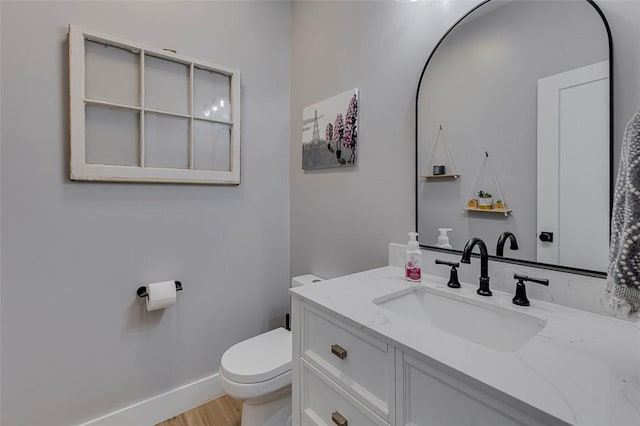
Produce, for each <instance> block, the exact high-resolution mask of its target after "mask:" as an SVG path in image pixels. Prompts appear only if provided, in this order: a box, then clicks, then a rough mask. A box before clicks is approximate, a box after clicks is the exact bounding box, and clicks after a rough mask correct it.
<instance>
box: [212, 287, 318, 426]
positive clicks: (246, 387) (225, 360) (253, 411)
mask: <svg viewBox="0 0 640 426" xmlns="http://www.w3.org/2000/svg"><path fill="white" fill-rule="evenodd" d="M319 281H321V279H320V278H318V277H316V276H315V275H302V276H300V277H294V278H293V279H292V280H291V286H292V287H297V286H301V285H306V284H310V283H313V282H319ZM291 345H292V344H291V332H290V331H288V330H286V329H284V328H277V329H275V330H271V331H269V332H267V333H264V334H260V335H259V336H255V337H252V338H250V339H248V340H245V341H242V342H240V343H237V344H235V345H233V346H232V347H230V348H229V349H227V351H226V352H225V353H224V354H223V355H222V359H221V361H220V376H219V379H220V386H221V387H222V389H223V390H224V391H225V392H226V393H227V394H228V395H229V396H231V397H232V398H235V399H239V400H241V401H243V404H242V426H285V425H287V426H290V425H291V351H292V347H291Z"/></svg>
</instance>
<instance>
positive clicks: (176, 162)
mask: <svg viewBox="0 0 640 426" xmlns="http://www.w3.org/2000/svg"><path fill="white" fill-rule="evenodd" d="M144 133H145V137H144V138H145V166H146V167H169V168H173V169H188V168H189V120H188V119H186V118H180V117H171V116H168V115H162V114H154V113H149V112H148V113H146V114H145V118H144Z"/></svg>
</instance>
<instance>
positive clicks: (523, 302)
mask: <svg viewBox="0 0 640 426" xmlns="http://www.w3.org/2000/svg"><path fill="white" fill-rule="evenodd" d="M513 278H515V279H516V280H518V282H517V283H516V294H515V296H513V299H511V302H512V303H513V304H514V305H518V306H529V305H530V304H531V303H529V299H528V298H527V288H526V286H525V285H524V283H525V281H529V282H532V283H537V284H542V285H546V286H548V285H549V280H547V279H544V278H534V277H529V276H526V275H520V274H513Z"/></svg>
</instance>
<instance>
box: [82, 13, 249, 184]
mask: <svg viewBox="0 0 640 426" xmlns="http://www.w3.org/2000/svg"><path fill="white" fill-rule="evenodd" d="M85 41H91V42H97V43H100V44H103V45H105V46H110V47H117V48H121V49H125V50H127V51H130V52H132V53H135V54H138V55H139V59H140V63H139V80H138V82H139V93H137V94H135V95H136V96H138V97H139V105H126V104H122V103H114V102H108V101H104V100H99V99H89V98H87V97H86V94H85V83H86V74H85V48H86V47H85ZM169 52H171V51H165V50H163V49H157V48H153V47H148V46H143V45H141V44H139V43H135V42H131V41H127V40H123V39H120V38H118V37H113V36H110V35H106V34H101V33H98V32H95V31H92V30H88V29H86V28H81V27H78V26H75V25H69V103H70V114H69V119H70V128H69V137H70V178H71V180H84V181H108V182H178V183H202V184H223V185H238V184H240V72H239V71H238V70H234V69H231V68H227V67H223V66H219V65H213V64H209V63H206V62H203V61H200V60H195V59H191V58H188V57H185V56H182V55H178V54H175V53H169ZM145 57H153V58H159V59H163V60H166V61H170V62H173V63H177V64H182V65H185V66H187V67H188V70H189V71H188V72H189V88H188V98H189V110H188V113H187V114H183V113H176V112H169V111H161V110H157V109H151V108H146V107H145V93H144V90H145ZM195 70H205V71H210V72H213V73H217V74H221V75H224V76H227V77H229V78H230V86H231V87H230V99H229V103H230V119H229V120H225V119H213V118H208V117H201V116H196V115H195V111H194V99H195V98H194V79H195V78H194V71H195ZM87 106H97V107H103V108H109V109H115V110H124V111H129V112H137V113H138V114H139V135H138V164H137V165H134V166H123V165H113V164H90V163H87V161H86V149H87V147H86V140H85V125H86V123H85V111H86V107H87ZM146 112H151V113H153V114H158V115H160V116H163V117H174V118H175V117H177V118H180V119H183V120H187V121H188V123H189V132H188V142H189V145H188V150H189V152H188V168H170V167H147V166H145V113H146ZM194 122H208V123H211V124H219V125H224V126H227V127H228V128H229V130H230V139H229V141H230V143H229V170H197V169H194V131H193V128H194Z"/></svg>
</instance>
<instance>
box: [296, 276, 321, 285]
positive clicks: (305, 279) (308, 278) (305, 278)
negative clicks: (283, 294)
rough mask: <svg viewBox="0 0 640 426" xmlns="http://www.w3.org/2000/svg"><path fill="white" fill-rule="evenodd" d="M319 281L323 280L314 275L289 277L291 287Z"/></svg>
mask: <svg viewBox="0 0 640 426" xmlns="http://www.w3.org/2000/svg"><path fill="white" fill-rule="evenodd" d="M321 281H323V279H322V278H320V277H318V276H315V275H311V274H307V275H300V276H297V277H293V278H291V287H300V286H303V285H307V284H312V283H319V282H321Z"/></svg>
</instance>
